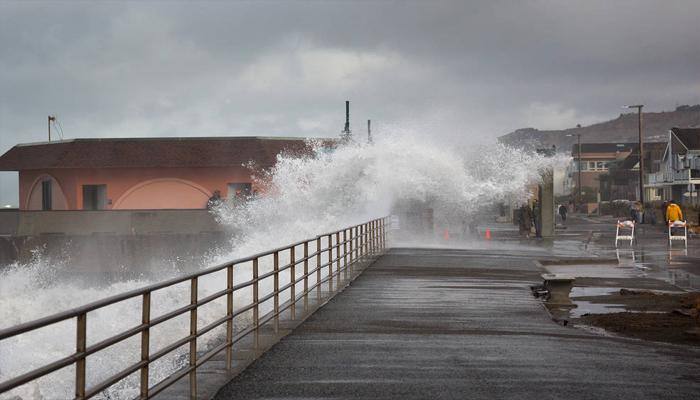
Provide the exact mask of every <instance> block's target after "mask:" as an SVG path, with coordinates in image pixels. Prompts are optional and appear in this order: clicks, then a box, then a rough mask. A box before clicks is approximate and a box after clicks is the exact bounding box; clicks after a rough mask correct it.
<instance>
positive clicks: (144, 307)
mask: <svg viewBox="0 0 700 400" xmlns="http://www.w3.org/2000/svg"><path fill="white" fill-rule="evenodd" d="M150 323H151V292H146V293H144V294H143V298H142V303H141V324H142V325H146V328H145V329H144V330H142V331H141V361H145V362H146V364H145V365H144V366H143V367H141V399H147V398H148V357H149V346H150V332H149V327H148V324H150Z"/></svg>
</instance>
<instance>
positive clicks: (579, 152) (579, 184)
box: [574, 133, 581, 211]
mask: <svg viewBox="0 0 700 400" xmlns="http://www.w3.org/2000/svg"><path fill="white" fill-rule="evenodd" d="M576 136H577V138H578V196H577V197H578V198H577V201H578V205H579V207H581V134H580V133H577V134H576ZM574 208H575V206H574ZM574 211H576V210H574Z"/></svg>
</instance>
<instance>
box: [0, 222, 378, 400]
mask: <svg viewBox="0 0 700 400" xmlns="http://www.w3.org/2000/svg"><path fill="white" fill-rule="evenodd" d="M387 221H388V219H387V217H383V218H378V219H374V220H371V221H368V222H365V223H362V224H358V225H353V226H350V227H347V228H344V229H341V230H337V231H334V232H328V233H324V234H321V235H318V236H316V237H314V238H311V239H306V240H302V241H299V242H296V243H292V244H289V245H287V246H283V247H278V248H276V249H273V250H268V251H264V252H260V253H257V254H254V255H252V256H248V257H243V258H239V259H236V260H233V261H229V262H226V263H223V264H219V265H216V266H213V267H209V268H206V269H204V270H201V271H198V272H193V273H189V274H186V275H183V276H180V277H175V278H172V279H168V280H165V281H163V282H159V283H155V284H152V285H148V286H145V287H142V288H139V289H134V290H130V291H128V292H124V293H121V294H117V295H114V296H110V297H107V298H104V299H101V300H97V301H94V302H92V303H88V304H85V305H83V306H79V307H76V308H73V309H70V310H67V311H63V312H60V313H56V314H53V315H49V316H46V317H43V318H39V319H37V320H34V321H29V322H26V323H23V324H19V325H16V326H13V327H10V328H6V329H2V330H0V340H4V339H8V338H11V337H15V336H18V335H21V334H24V333H27V332H31V331H34V330H37V329H41V328H44V327H46V326H49V325H52V324H55V323H58V322H61V321H65V320H68V319H72V318H76V323H77V325H76V326H77V329H76V335H75V343H76V351H75V353H73V354H71V355H69V356H67V357H63V358H61V359H59V360H56V361H54V362H51V363H48V364H46V365H43V366H41V367H38V368H35V369H33V370H31V371H28V372H26V373H23V374H21V375H19V376H15V377H14V378H11V379H9V380H6V381H4V382H0V393H3V392H6V391H9V390H12V389H14V388H16V387H18V386H21V385H23V384H26V383H28V382H31V381H34V380H36V379H38V378H40V377H42V376H45V375H47V374H49V373H51V372H54V371H56V370H58V369H60V368H63V367H66V366H69V365H75V398H76V399H88V398H90V397H92V396H94V395H96V394H98V393H100V392H101V391H103V390H105V389H107V388H109V387H110V386H112V385H114V384H116V383H117V382H119V381H121V380H122V379H124V378H125V377H127V376H128V375H130V374H132V373H134V372H136V371H139V370H141V381H140V386H141V387H140V396H139V398H140V399H148V398H151V397H152V396H154V395H155V394H157V393H160V392H161V391H162V390H164V389H166V388H167V387H169V386H170V385H172V384H173V383H175V382H176V381H178V380H179V379H180V378H183V377H185V376H186V375H189V384H190V398H192V399H195V398H196V396H197V394H196V392H197V390H196V386H197V368H198V367H199V366H201V365H202V364H203V363H204V362H205V361H206V360H208V359H210V358H211V357H213V356H215V355H216V354H218V353H219V352H221V351H223V350H226V368H227V369H230V368H231V366H232V361H233V355H232V351H233V344H234V343H236V342H238V341H239V340H241V339H242V338H243V337H244V336H246V335H248V334H250V333H253V332H256V331H257V330H258V329H259V328H260V326H262V325H263V324H264V323H266V322H267V321H269V320H272V319H275V321H276V322H277V321H278V319H279V316H280V315H281V314H282V312H284V311H285V310H287V309H291V313H292V316H293V315H294V313H295V307H296V302H297V301H298V300H299V299H301V298H303V297H304V296H308V294H309V293H310V292H311V291H313V290H316V288H319V289H318V290H320V285H321V284H322V283H324V282H326V281H328V282H329V284H332V281H333V278H334V277H335V276H337V275H339V274H340V272H341V271H343V270H347V268H348V267H349V266H351V265H352V264H355V263H357V262H360V261H364V260H365V259H367V257H370V256H374V255H376V254H379V253H381V252H383V251H384V249H385V248H386V239H387V238H386V235H387V231H386V224H387ZM341 234H342V240H341ZM324 241H325V242H326V246H327V247H322V243H323V242H324ZM310 244H311V245H313V246H315V247H314V249H315V251H313V252H311V253H310V252H309V245H310ZM299 246H303V248H304V253H303V255H302V257H300V258H297V257H296V248H297V247H299ZM334 252H335V254H334ZM282 253H288V255H289V262H288V263H284V264H283V265H280V255H281V254H282ZM267 256H273V257H274V267H273V269H272V270H271V271H269V272H265V273H264V274H259V266H258V264H259V260H260V259H261V258H263V257H267ZM323 258H327V260H325V263H323V262H322V261H324V260H323ZM251 261H252V266H253V268H252V269H253V271H252V272H253V277H252V279H249V280H246V281H244V282H241V283H238V284H236V285H234V284H233V283H234V282H233V269H234V267H235V266H237V265H240V264H243V263H248V262H251ZM310 264H314V265H313V266H312V265H310ZM341 264H342V267H341ZM299 265H303V268H304V269H303V274H301V276H300V277H299V278H297V276H298V275H299V274H297V271H296V267H297V266H299ZM310 267H312V268H310ZM324 269H327V275H326V276H325V277H322V276H321V275H322V271H323V270H324ZM223 270H227V282H226V283H227V284H226V288H225V289H221V290H217V291H216V292H214V293H212V294H210V295H208V296H206V297H203V298H198V290H197V287H198V280H199V278H200V277H203V276H206V275H210V274H213V273H216V272H220V271H223ZM282 273H285V274H286V275H288V276H289V283H288V284H286V285H283V286H282V287H280V285H279V277H280V274H282ZM314 275H315V276H316V280H315V282H314V284H313V285H309V282H308V280H309V278H310V277H313V276H314ZM270 277H273V278H274V289H273V290H272V291H271V292H270V293H267V294H264V295H261V294H260V293H259V289H260V288H259V286H260V282H261V281H262V280H264V279H266V278H270ZM187 281H189V282H190V302H189V304H187V305H184V306H181V307H178V308H176V309H174V310H171V311H169V312H166V313H165V314H162V315H160V316H158V317H155V318H153V319H151V316H150V309H151V293H153V292H155V291H157V290H161V289H165V288H168V287H172V286H174V285H177V284H180V283H183V282H187ZM302 282H303V290H302V291H301V293H300V294H297V293H296V290H297V285H299V284H300V283H302ZM248 287H252V288H253V301H252V303H249V304H246V305H244V306H242V307H240V308H239V309H237V310H234V308H233V294H234V293H235V292H237V291H240V290H241V289H245V288H248ZM286 291H290V294H289V299H290V300H289V301H288V302H286V303H285V304H284V305H283V306H282V308H280V304H279V296H280V294H282V293H284V292H286ZM139 296H140V297H142V306H141V307H142V309H141V312H142V321H141V324H138V325H135V326H132V327H130V328H129V329H126V330H124V331H121V332H119V333H117V334H115V335H113V336H110V337H108V338H106V339H103V340H100V341H99V342H97V343H93V344H91V345H90V346H87V340H86V336H87V317H88V313H90V312H92V311H95V310H98V309H101V308H104V307H107V306H110V305H112V304H115V303H119V302H122V301H125V300H129V299H133V298H136V297H139ZM222 297H226V301H227V312H226V314H225V315H223V316H222V317H220V318H217V319H216V320H215V321H213V322H211V323H209V324H208V325H206V326H204V327H199V326H198V323H197V311H198V309H199V307H201V306H203V305H205V304H208V303H210V302H212V301H214V300H216V299H220V298H222ZM271 299H274V306H273V309H272V311H271V312H270V313H268V314H266V315H265V316H262V317H261V316H260V312H259V308H260V305H261V304H263V303H265V302H266V301H269V300H271ZM251 310H252V311H253V321H252V324H251V325H250V326H249V327H247V328H245V329H243V330H242V331H241V332H239V333H238V334H237V335H235V336H234V335H233V319H234V318H235V317H237V316H239V315H241V314H243V313H245V312H248V311H251ZM187 313H189V315H190V334H189V335H188V336H185V337H182V338H179V339H178V340H176V341H174V342H172V343H169V344H167V345H165V346H164V347H163V348H161V349H160V350H158V351H156V352H155V353H151V354H149V342H150V328H153V327H154V326H157V325H158V324H161V323H163V322H165V321H168V320H170V319H172V318H175V317H177V316H180V315H184V314H187ZM223 324H226V342H225V343H222V344H221V345H218V346H216V347H214V348H213V349H209V350H208V352H207V353H206V354H204V355H203V356H201V357H199V356H198V353H197V338H199V337H201V336H202V335H204V334H206V333H208V332H210V331H211V330H213V329H215V328H217V327H219V326H221V325H223ZM139 334H140V335H141V348H140V351H141V359H140V361H138V362H135V363H133V364H131V365H129V366H127V367H126V368H124V369H122V370H121V371H120V372H118V373H116V374H114V375H111V376H109V377H106V378H104V379H103V380H102V381H101V382H99V383H97V384H95V385H92V386H91V387H87V384H86V377H85V365H86V358H87V356H89V355H92V354H95V353H98V352H100V351H102V350H104V349H106V348H108V347H110V346H113V345H115V344H117V343H121V342H123V341H124V340H127V339H129V338H131V337H133V336H135V335H139ZM187 344H189V349H190V350H189V365H188V366H187V367H186V368H183V369H179V370H178V371H176V372H174V373H173V374H172V375H170V376H168V377H166V378H165V379H163V380H161V381H159V382H157V383H156V384H155V385H154V386H150V387H149V384H148V381H149V379H148V377H149V374H148V368H149V366H150V364H151V363H152V362H154V361H155V360H157V359H159V358H161V357H163V356H165V355H166V354H169V353H170V352H172V351H174V350H176V349H177V348H179V347H182V346H183V345H187Z"/></svg>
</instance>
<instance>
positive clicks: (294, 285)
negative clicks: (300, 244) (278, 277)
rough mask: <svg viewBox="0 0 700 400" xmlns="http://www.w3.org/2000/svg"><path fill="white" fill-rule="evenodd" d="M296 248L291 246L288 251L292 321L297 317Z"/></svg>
mask: <svg viewBox="0 0 700 400" xmlns="http://www.w3.org/2000/svg"><path fill="white" fill-rule="evenodd" d="M295 253H296V246H292V247H291V248H290V249H289V262H290V264H292V266H291V267H289V276H290V279H291V280H290V282H289V283H291V284H292V286H291V287H290V290H291V292H290V294H289V297H290V298H291V301H292V306H291V314H292V319H296V315H297V310H296V308H297V283H296V280H297V269H296V265H297V259H296V254H295Z"/></svg>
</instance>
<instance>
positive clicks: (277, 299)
mask: <svg viewBox="0 0 700 400" xmlns="http://www.w3.org/2000/svg"><path fill="white" fill-rule="evenodd" d="M273 258H274V272H275V274H274V275H273V282H274V284H273V285H274V287H273V290H274V294H275V296H274V299H275V300H274V305H273V312H274V313H275V332H277V326H278V325H277V324H278V323H279V312H280V253H279V252H278V251H276V252H275V253H274V255H273Z"/></svg>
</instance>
